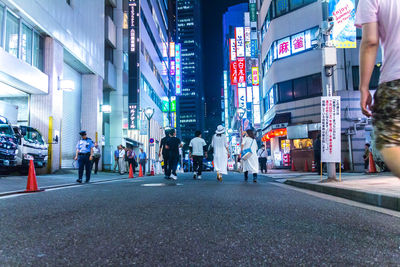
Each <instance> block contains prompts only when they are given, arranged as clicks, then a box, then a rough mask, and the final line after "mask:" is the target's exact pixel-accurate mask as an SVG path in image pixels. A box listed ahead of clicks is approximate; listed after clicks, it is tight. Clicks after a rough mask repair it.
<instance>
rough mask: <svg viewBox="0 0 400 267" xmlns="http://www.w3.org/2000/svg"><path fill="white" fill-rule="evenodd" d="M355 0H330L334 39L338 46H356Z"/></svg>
mask: <svg viewBox="0 0 400 267" xmlns="http://www.w3.org/2000/svg"><path fill="white" fill-rule="evenodd" d="M354 1H355V0H330V1H329V16H330V17H333V22H334V26H333V30H332V40H333V42H334V44H335V46H336V47H337V48H356V47H357V42H356V36H357V35H356V26H355V16H356V9H355V2H354Z"/></svg>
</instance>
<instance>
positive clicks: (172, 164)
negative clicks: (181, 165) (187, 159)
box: [165, 129, 182, 180]
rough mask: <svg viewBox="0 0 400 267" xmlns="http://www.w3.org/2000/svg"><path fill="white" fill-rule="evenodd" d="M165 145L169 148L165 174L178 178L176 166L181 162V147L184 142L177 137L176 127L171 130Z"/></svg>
mask: <svg viewBox="0 0 400 267" xmlns="http://www.w3.org/2000/svg"><path fill="white" fill-rule="evenodd" d="M165 146H166V147H167V149H168V164H167V167H166V173H165V176H167V177H171V179H172V180H177V179H178V177H177V175H176V168H177V167H178V162H179V148H180V147H182V144H181V140H179V138H177V137H176V131H175V129H172V130H170V132H169V138H168V139H167V141H166V145H165Z"/></svg>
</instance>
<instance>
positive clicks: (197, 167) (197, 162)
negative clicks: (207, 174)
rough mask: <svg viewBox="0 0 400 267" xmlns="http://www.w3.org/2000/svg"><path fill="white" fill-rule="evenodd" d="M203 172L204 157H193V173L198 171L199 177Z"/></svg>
mask: <svg viewBox="0 0 400 267" xmlns="http://www.w3.org/2000/svg"><path fill="white" fill-rule="evenodd" d="M202 170H203V156H193V172H196V171H197V174H198V175H201V172H202Z"/></svg>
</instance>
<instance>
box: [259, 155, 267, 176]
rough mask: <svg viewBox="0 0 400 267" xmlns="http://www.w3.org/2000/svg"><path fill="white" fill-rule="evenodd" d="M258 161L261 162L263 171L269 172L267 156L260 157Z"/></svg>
mask: <svg viewBox="0 0 400 267" xmlns="http://www.w3.org/2000/svg"><path fill="white" fill-rule="evenodd" d="M258 162H259V163H260V169H261V172H265V173H266V172H267V158H258Z"/></svg>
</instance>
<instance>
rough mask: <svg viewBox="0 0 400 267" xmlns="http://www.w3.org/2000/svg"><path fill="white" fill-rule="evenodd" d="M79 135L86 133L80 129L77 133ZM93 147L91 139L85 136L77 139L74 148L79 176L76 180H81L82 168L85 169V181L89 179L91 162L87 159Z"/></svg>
mask: <svg viewBox="0 0 400 267" xmlns="http://www.w3.org/2000/svg"><path fill="white" fill-rule="evenodd" d="M79 134H80V135H81V136H83V135H86V132H84V131H82V132H80V133H79ZM92 147H94V143H93V141H92V139H90V138H88V137H87V138H86V139H81V140H79V142H78V144H77V145H76V149H77V150H78V164H79V178H78V180H77V182H79V183H81V182H82V177H83V170H84V169H86V183H88V182H89V180H90V172H91V168H92V164H91V162H90V160H89V158H90V151H91V149H92Z"/></svg>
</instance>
